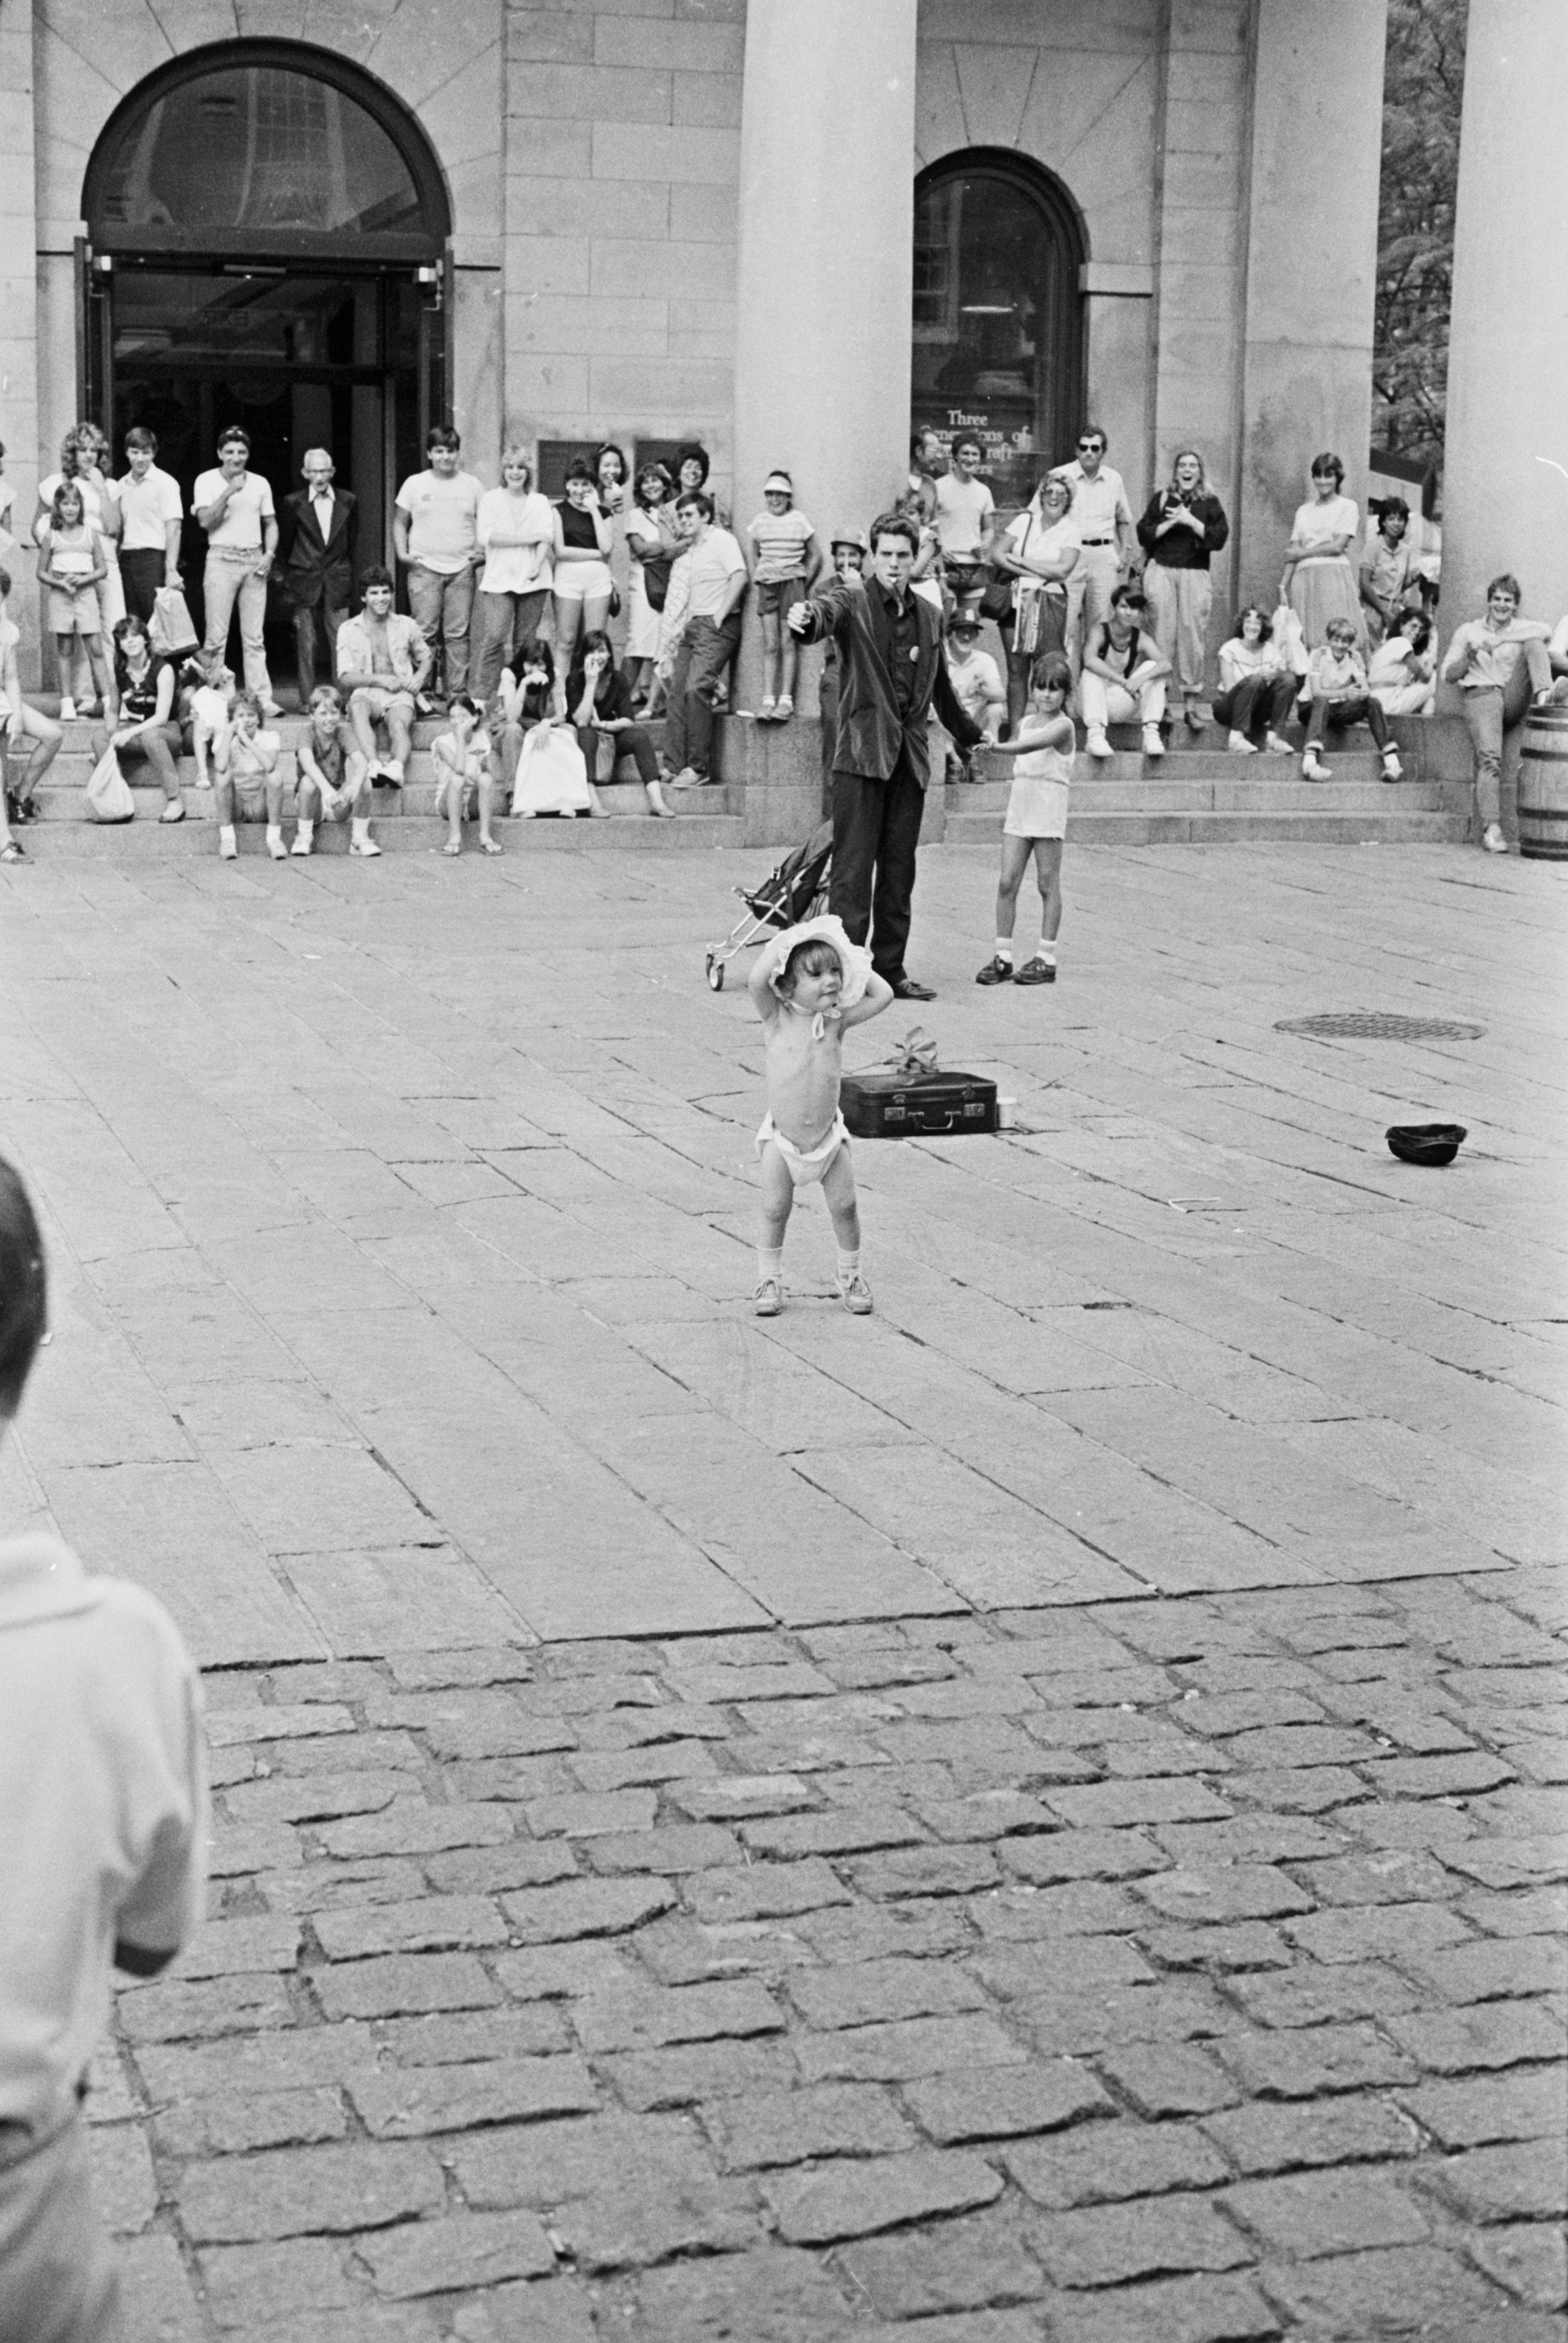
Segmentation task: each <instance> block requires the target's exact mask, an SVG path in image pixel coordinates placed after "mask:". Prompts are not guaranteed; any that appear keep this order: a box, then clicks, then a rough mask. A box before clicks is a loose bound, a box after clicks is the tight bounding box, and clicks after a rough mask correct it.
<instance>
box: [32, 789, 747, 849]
mask: <svg viewBox="0 0 1568 2343" xmlns="http://www.w3.org/2000/svg"><path fill="white" fill-rule="evenodd" d="M194 794H195V792H194V791H193V792H192V795H193V796H194ZM638 794H639V796H640V794H641V792H640V791H639V792H638ZM187 802H188V800H187ZM372 834H373V836H374V837H375V840H376V843H377V845H378V846H379V847H380V848H381V849H382V850H383V851H384V852H386V853H387V854H418V853H422V852H429V853H432V854H434V853H436V852H437V851H438V850H439V849H440V847H441V846H442V845H443V843H444V842H445V840H446V837H447V825H446V823H445V822H444V821H437V820H436V819H435V818H434V816H433V815H429V814H406V815H405V816H404V817H403V818H402V820H395V821H383V820H380V819H379V817H377V820H376V824H375V829H374V831H373V833H372ZM19 836H20V838H21V840H22V845H23V847H24V849H25V852H26V854H27V857H28V859H29V860H31V861H37V862H49V861H54V860H58V859H59V858H60V857H61V856H63V855H81V856H85V857H89V858H95V857H108V856H113V857H115V858H116V860H117V859H120V858H122V857H125V856H127V855H128V856H129V857H130V858H131V859H132V860H136V861H146V860H154V859H159V860H161V859H163V858H165V857H166V856H170V855H172V856H176V857H184V858H186V859H190V858H193V857H196V856H203V857H209V858H210V857H213V856H216V852H217V831H216V823H214V822H213V821H211V820H193V819H191V818H190V817H189V816H188V815H187V817H186V820H184V821H183V822H171V823H165V822H161V821H160V820H158V819H157V814H156V809H155V808H154V807H152V806H149V807H148V809H147V818H146V820H142V819H141V818H140V817H139V816H138V819H137V820H135V821H132V822H126V823H122V824H119V825H116V826H115V827H112V828H106V827H105V826H104V824H102V823H101V822H95V821H47V820H45V821H39V822H36V823H35V824H33V825H32V826H31V827H30V828H28V829H26V830H22V831H21V832H20V833H19ZM235 836H236V844H237V845H238V847H239V850H240V852H241V854H242V855H251V854H260V855H265V854H266V837H265V834H264V830H263V826H262V824H261V823H260V822H250V821H247V822H242V823H241V824H240V825H239V827H238V829H237V830H236V833H235ZM496 837H497V841H498V844H499V845H500V847H501V850H502V852H503V853H504V854H538V853H549V852H552V851H558V850H561V849H563V848H565V849H568V850H569V849H572V848H592V849H593V850H595V851H597V852H604V851H606V850H615V849H619V850H623V851H630V852H635V853H639V854H640V853H657V852H663V853H671V852H675V853H680V852H689V851H691V850H694V849H696V848H699V847H715V846H730V847H736V846H741V845H743V844H744V843H745V824H744V823H743V822H742V820H741V819H740V817H739V815H738V814H709V813H700V814H682V815H681V817H680V818H679V819H678V820H676V821H658V820H655V818H654V817H653V816H652V815H651V814H646V813H645V814H643V815H642V816H640V817H636V816H634V817H633V818H631V819H630V820H616V821H594V820H590V819H589V818H588V816H587V815H578V818H577V820H569V819H567V820H563V819H561V818H559V817H557V816H551V815H543V814H541V815H540V816H539V818H538V820H535V821H513V820H510V818H509V817H508V819H507V820H498V821H497V824H496ZM284 838H285V840H286V843H288V844H289V845H291V846H292V844H293V842H294V821H293V818H292V816H290V817H288V818H286V820H285V823H284ZM316 851H317V853H318V854H344V855H346V854H347V851H348V829H347V824H346V823H340V822H327V823H325V824H324V825H323V826H322V827H321V828H320V829H319V830H317V833H316ZM463 851H464V853H465V854H477V853H478V851H479V839H478V830H477V826H476V825H475V824H474V823H472V822H470V823H468V824H467V825H466V827H465V829H464V833H463ZM291 860H292V858H291Z"/></svg>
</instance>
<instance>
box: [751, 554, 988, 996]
mask: <svg viewBox="0 0 1568 2343" xmlns="http://www.w3.org/2000/svg"><path fill="white" fill-rule="evenodd" d="M919 550H920V539H919V536H918V533H917V531H916V529H915V527H914V525H913V523H912V522H910V521H908V520H906V519H905V518H903V516H902V515H901V514H899V513H884V514H883V515H882V516H881V518H880V519H879V520H877V521H875V522H874V523H873V524H872V528H871V558H870V561H869V566H868V568H867V573H866V576H865V578H864V579H863V580H862V579H860V578H834V579H833V580H832V581H831V583H830V584H829V585H827V586H825V587H824V588H822V590H821V592H820V593H819V594H814V595H812V597H811V598H810V599H809V601H805V602H797V604H796V605H795V608H793V609H792V610H791V611H790V613H789V625H790V627H791V628H793V629H794V631H795V633H796V634H798V635H799V636H800V637H801V639H803V640H804V641H806V642H809V643H814V642H820V641H822V640H823V639H825V638H826V637H828V636H831V638H832V639H833V641H834V643H835V645H836V646H837V649H838V653H839V749H838V755H837V758H836V759H835V771H834V774H833V860H832V866H831V872H830V876H829V884H828V902H829V909H830V910H834V911H836V912H837V913H838V915H839V918H840V919H841V920H843V922H844V925H845V927H846V929H847V930H849V936H850V938H851V940H853V941H854V942H855V943H858V944H863V943H864V942H865V941H866V939H867V935H868V933H869V936H870V940H871V964H872V966H873V967H874V968H875V970H876V971H877V974H878V975H879V976H881V977H885V978H886V979H887V980H888V982H889V983H890V985H891V986H892V988H893V996H894V998H895V1000H898V1001H931V1000H934V999H935V997H936V996H935V994H934V992H933V990H932V988H931V987H930V985H929V984H917V983H916V981H915V980H914V978H913V977H912V976H911V975H910V972H909V970H908V969H906V967H905V966H904V947H905V945H906V944H907V943H908V942H909V939H910V897H911V895H912V894H913V892H914V887H915V853H916V849H917V848H918V846H919V844H920V816H921V813H922V811H923V810H924V807H925V796H926V782H927V780H928V779H929V777H930V749H929V747H928V743H927V739H926V718H927V716H928V714H929V713H930V709H932V707H934V708H935V709H936V711H937V714H938V716H939V717H940V719H941V721H942V723H943V724H945V725H946V727H947V729H948V730H949V731H950V733H951V734H952V737H953V739H955V740H956V741H957V742H958V744H959V746H960V749H972V748H973V747H975V746H976V744H977V743H978V742H979V741H980V739H981V737H982V736H981V734H980V729H979V727H978V726H977V725H974V724H971V723H970V719H969V718H968V717H967V716H966V715H965V714H964V711H963V709H961V708H960V706H959V703H958V700H957V699H956V698H955V697H954V694H953V689H952V686H951V684H950V682H949V680H948V669H947V661H946V659H944V658H943V656H942V614H941V612H940V610H939V609H937V608H935V607H934V606H933V605H932V604H931V603H930V602H928V601H926V600H925V599H924V598H923V597H922V596H920V595H919V594H914V593H911V592H910V570H911V568H913V566H914V559H915V556H916V554H917V552H918V551H919Z"/></svg>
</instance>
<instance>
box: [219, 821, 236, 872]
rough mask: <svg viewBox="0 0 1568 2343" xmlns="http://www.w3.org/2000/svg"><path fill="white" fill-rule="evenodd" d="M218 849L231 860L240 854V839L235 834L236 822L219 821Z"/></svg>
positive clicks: (225, 857) (226, 858) (227, 859)
mask: <svg viewBox="0 0 1568 2343" xmlns="http://www.w3.org/2000/svg"><path fill="white" fill-rule="evenodd" d="M217 850H218V852H219V853H220V854H221V855H222V856H223V857H224V859H225V860H226V861H229V862H232V861H233V860H234V859H235V857H236V855H237V854H238V852H239V840H237V839H236V836H235V834H234V824H233V823H232V822H228V821H223V822H219V824H218V830H217Z"/></svg>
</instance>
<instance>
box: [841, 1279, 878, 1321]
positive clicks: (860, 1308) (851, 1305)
mask: <svg viewBox="0 0 1568 2343" xmlns="http://www.w3.org/2000/svg"><path fill="white" fill-rule="evenodd" d="M839 1301H840V1302H842V1303H843V1305H844V1307H845V1309H846V1310H847V1311H848V1312H849V1315H850V1317H851V1318H869V1316H870V1314H871V1289H870V1287H869V1285H868V1284H867V1282H866V1281H865V1279H864V1278H863V1277H862V1276H861V1275H860V1272H859V1270H857V1271H856V1272H855V1274H854V1276H853V1277H851V1278H850V1279H849V1282H848V1284H845V1285H840V1287H839Z"/></svg>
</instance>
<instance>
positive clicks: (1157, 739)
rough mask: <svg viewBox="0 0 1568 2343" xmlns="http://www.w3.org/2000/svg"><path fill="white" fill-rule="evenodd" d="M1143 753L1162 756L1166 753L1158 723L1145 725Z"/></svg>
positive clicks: (1150, 755) (1148, 755) (1147, 755)
mask: <svg viewBox="0 0 1568 2343" xmlns="http://www.w3.org/2000/svg"><path fill="white" fill-rule="evenodd" d="M1143 753H1144V755H1145V756H1146V757H1162V756H1163V755H1164V754H1165V742H1164V739H1163V737H1162V735H1161V730H1160V727H1159V725H1158V724H1146V725H1145V726H1144V727H1143Z"/></svg>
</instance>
